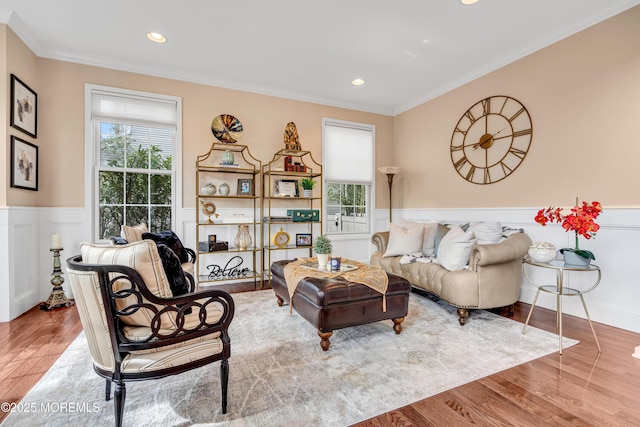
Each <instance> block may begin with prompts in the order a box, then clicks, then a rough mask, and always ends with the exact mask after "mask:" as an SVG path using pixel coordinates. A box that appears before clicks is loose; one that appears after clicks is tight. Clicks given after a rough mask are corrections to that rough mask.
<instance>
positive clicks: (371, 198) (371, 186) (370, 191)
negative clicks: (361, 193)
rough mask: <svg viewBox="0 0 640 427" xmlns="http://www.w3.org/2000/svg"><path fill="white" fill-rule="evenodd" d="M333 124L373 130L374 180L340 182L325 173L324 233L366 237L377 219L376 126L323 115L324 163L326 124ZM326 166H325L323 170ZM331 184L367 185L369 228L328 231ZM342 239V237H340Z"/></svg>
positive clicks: (323, 196)
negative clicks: (330, 179)
mask: <svg viewBox="0 0 640 427" xmlns="http://www.w3.org/2000/svg"><path fill="white" fill-rule="evenodd" d="M327 125H329V126H331V125H337V126H344V127H349V128H353V129H361V130H367V131H371V133H372V142H371V151H372V153H371V158H372V164H371V170H372V177H373V178H372V182H371V183H362V182H359V183H356V182H338V181H335V182H334V181H329V180H328V178H327V176H326V174H323V176H322V179H323V186H322V191H323V192H324V194H323V195H322V214H323V221H322V223H323V225H322V227H323V230H322V232H323V234H328V235H331V236H332V237H339V236H344V237H345V238H365V237H368V236H369V235H371V233H372V232H373V230H374V223H373V221H374V219H375V215H374V210H375V209H374V207H375V193H376V189H375V183H376V176H375V174H376V170H375V165H376V126H375V125H373V124H368V123H358V122H351V121H346V120H338V119H331V118H326V117H323V118H322V161H323V165H324V163H325V159H326V158H327V155H326V153H325V147H326V144H325V126H327ZM324 169H325V168H324V167H323V170H324ZM329 184H358V185H365V186H366V187H368V188H367V205H368V206H369V211H368V213H367V224H368V230H367V231H365V232H344V231H340V232H328V231H327V227H328V221H329V218H328V214H327V212H328V210H327V201H328V197H327V191H328V188H329ZM338 240H340V239H338Z"/></svg>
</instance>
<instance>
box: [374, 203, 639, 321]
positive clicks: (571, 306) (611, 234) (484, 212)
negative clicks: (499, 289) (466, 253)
mask: <svg viewBox="0 0 640 427" xmlns="http://www.w3.org/2000/svg"><path fill="white" fill-rule="evenodd" d="M537 210H538V208H536V209H531V208H502V209H424V210H423V209H405V210H397V211H394V212H393V218H394V220H395V221H397V220H399V219H407V220H410V221H417V222H428V221H447V222H452V223H466V222H477V221H500V222H501V223H502V225H503V226H507V227H512V228H522V229H524V230H525V232H526V233H527V234H529V236H530V237H531V239H532V240H533V241H534V242H536V241H545V242H551V243H553V244H554V245H555V246H556V248H563V247H573V246H574V245H575V237H574V234H573V233H566V232H565V231H564V230H563V229H562V227H561V226H560V225H558V224H549V225H547V226H546V227H542V226H541V225H539V224H537V223H536V222H535V221H534V220H533V219H534V217H535V215H536V212H537ZM385 213H386V212H385V211H378V214H382V216H377V217H376V228H377V229H378V230H386V229H388V225H387V224H388V222H387V218H388V216H387V215H385ZM395 221H394V222H395ZM598 224H600V231H598V233H597V236H596V238H595V239H591V240H585V239H584V238H580V248H581V249H588V250H590V251H592V252H593V253H594V254H595V256H596V260H595V261H594V264H597V265H598V266H599V267H600V269H601V270H602V281H601V282H600V285H599V286H598V287H597V288H596V289H595V290H594V291H593V292H591V293H589V294H586V295H585V300H586V303H587V306H588V308H589V314H590V315H591V318H592V320H594V321H596V322H600V323H605V324H607V325H611V326H615V327H618V328H622V329H627V330H630V331H633V332H640V306H639V305H638V304H637V301H640V278H639V276H638V271H637V270H636V267H637V266H638V260H637V257H636V249H635V246H636V244H637V242H638V241H640V210H639V209H624V208H620V209H612V208H605V210H604V211H603V212H602V214H601V215H600V217H599V218H598ZM534 273H535V274H531V275H530V276H531V277H532V279H534V280H536V281H537V282H538V281H542V282H544V283H548V284H555V276H554V275H553V272H549V273H548V274H547V275H544V272H540V271H539V272H534ZM594 279H595V274H594V275H587V274H584V273H571V274H570V275H569V276H568V278H565V280H568V283H569V284H570V285H571V286H572V287H578V288H579V289H586V288H587V287H589V286H590V285H591V284H592V283H593V281H592V280H594ZM566 283H567V282H565V284H566ZM535 291H536V289H535V288H534V287H533V286H532V285H530V284H529V283H528V282H526V280H525V279H524V278H523V283H522V291H521V293H520V301H522V302H526V303H532V302H533V298H534V296H535ZM562 304H563V312H564V313H566V314H571V315H574V316H578V317H582V318H585V315H584V309H583V308H582V304H581V303H580V299H579V298H566V297H565V298H564V299H563V301H562ZM536 306H540V307H545V308H549V309H551V310H555V307H556V300H555V297H554V296H552V295H550V294H544V293H543V294H541V295H540V297H539V298H538V302H537V304H536Z"/></svg>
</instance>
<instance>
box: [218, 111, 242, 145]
mask: <svg viewBox="0 0 640 427" xmlns="http://www.w3.org/2000/svg"><path fill="white" fill-rule="evenodd" d="M242 131H243V128H242V123H240V120H238V119H236V118H235V117H233V116H232V115H230V114H220V115H219V116H217V117H215V118H214V119H213V121H212V122H211V132H213V136H215V137H216V139H217V140H218V141H220V142H224V143H226V144H229V143H234V142H238V140H239V139H240V138H242Z"/></svg>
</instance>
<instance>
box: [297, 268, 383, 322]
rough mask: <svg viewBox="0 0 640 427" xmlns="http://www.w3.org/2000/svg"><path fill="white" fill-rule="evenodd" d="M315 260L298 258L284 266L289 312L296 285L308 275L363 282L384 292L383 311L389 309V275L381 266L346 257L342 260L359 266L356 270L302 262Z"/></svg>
mask: <svg viewBox="0 0 640 427" xmlns="http://www.w3.org/2000/svg"><path fill="white" fill-rule="evenodd" d="M313 261H315V258H298V259H297V260H295V261H292V262H290V263H289V264H287V265H286V266H285V267H284V279H285V282H286V283H287V290H288V291H289V301H291V303H290V304H289V312H292V309H293V293H294V292H295V291H296V287H297V286H298V283H300V280H302V279H304V278H307V277H319V278H328V279H331V278H335V277H342V278H344V279H345V280H346V281H348V282H354V283H361V284H363V285H366V286H368V287H370V288H371V289H373V290H375V291H378V292H380V293H381V294H382V311H383V312H386V311H387V299H386V293H387V287H388V286H389V277H388V276H387V272H386V271H384V270H382V269H381V268H380V266H377V265H369V264H363V263H361V262H358V261H354V260H350V259H344V258H343V260H342V262H344V263H345V264H351V265H354V266H356V267H358V268H357V269H356V270H351V271H333V272H332V271H326V272H325V271H320V270H315V269H311V268H308V267H303V266H302V264H305V263H309V262H313Z"/></svg>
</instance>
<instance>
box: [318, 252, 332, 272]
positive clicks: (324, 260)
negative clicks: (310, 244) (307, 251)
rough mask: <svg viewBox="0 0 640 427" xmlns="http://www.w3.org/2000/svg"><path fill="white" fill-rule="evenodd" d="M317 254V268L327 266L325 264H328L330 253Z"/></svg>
mask: <svg viewBox="0 0 640 427" xmlns="http://www.w3.org/2000/svg"><path fill="white" fill-rule="evenodd" d="M317 255H318V268H320V269H323V268H327V264H329V258H330V257H331V254H317Z"/></svg>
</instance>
